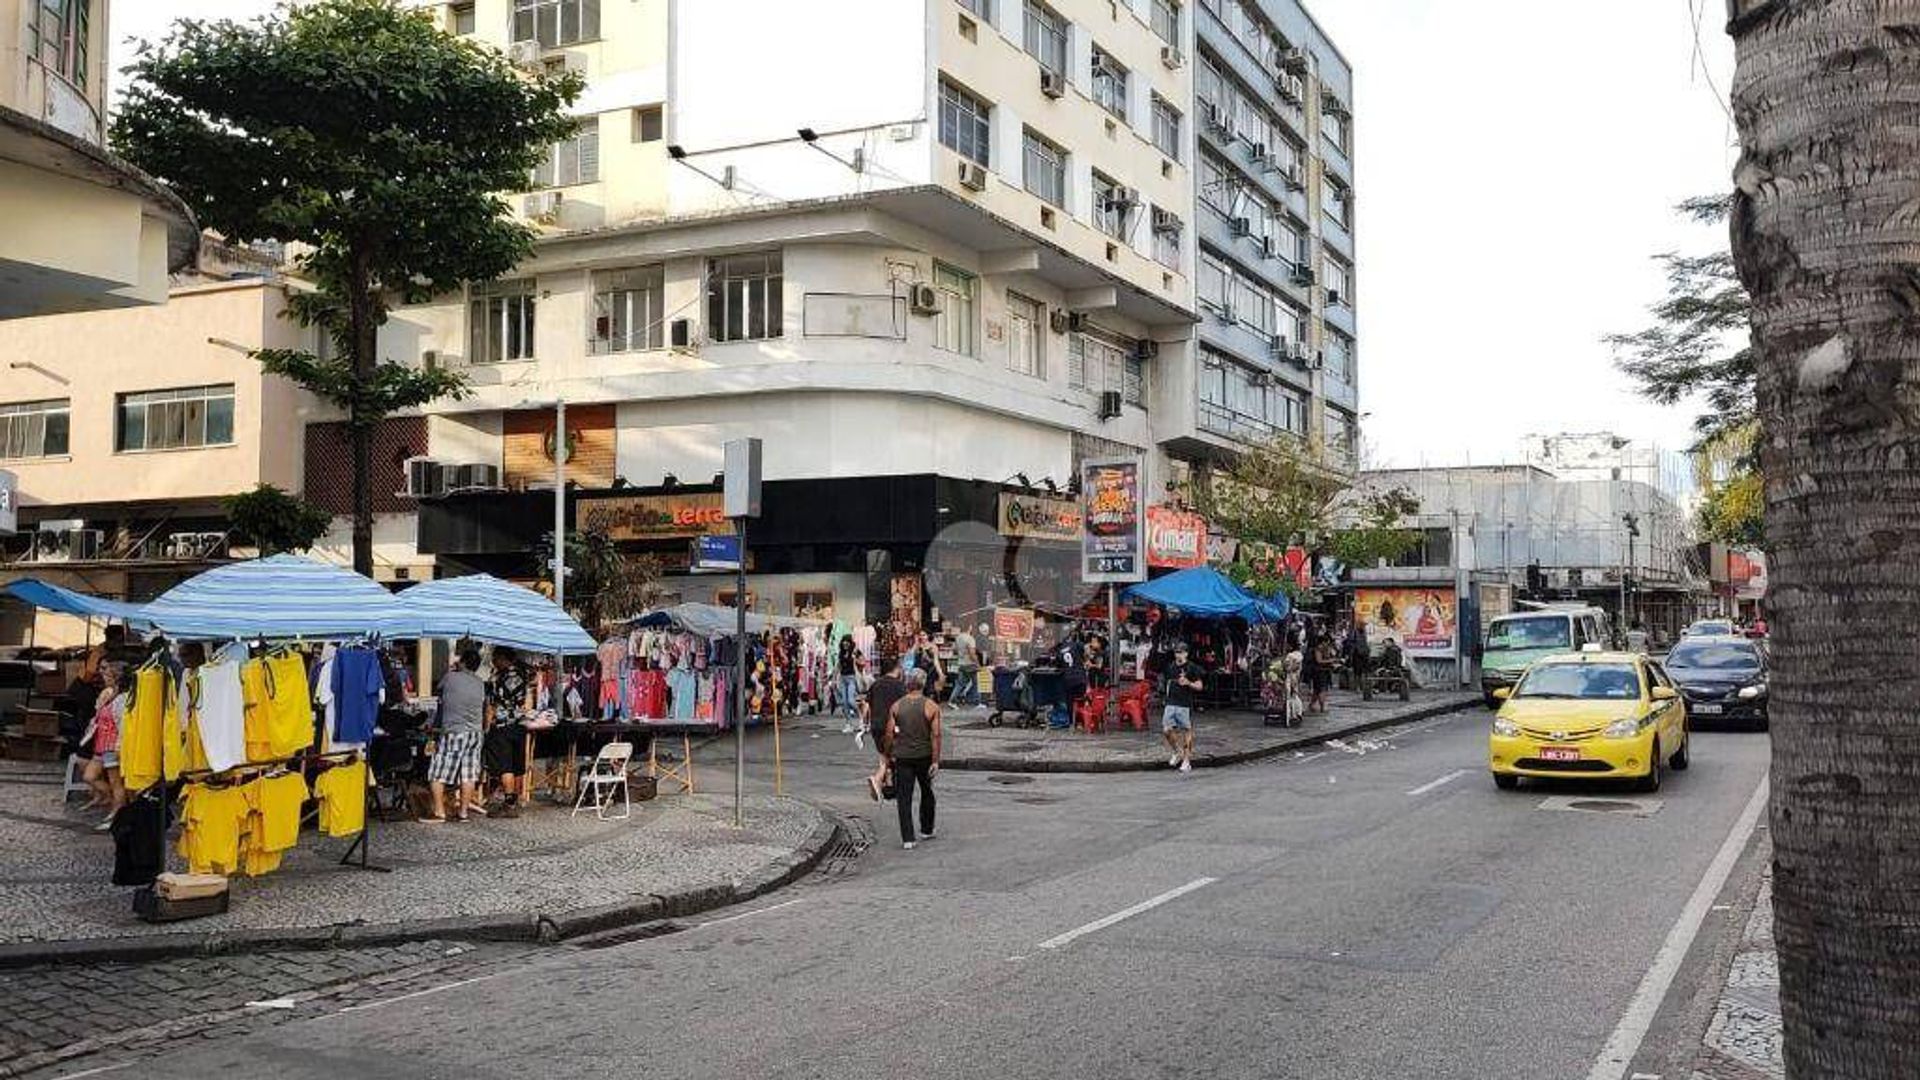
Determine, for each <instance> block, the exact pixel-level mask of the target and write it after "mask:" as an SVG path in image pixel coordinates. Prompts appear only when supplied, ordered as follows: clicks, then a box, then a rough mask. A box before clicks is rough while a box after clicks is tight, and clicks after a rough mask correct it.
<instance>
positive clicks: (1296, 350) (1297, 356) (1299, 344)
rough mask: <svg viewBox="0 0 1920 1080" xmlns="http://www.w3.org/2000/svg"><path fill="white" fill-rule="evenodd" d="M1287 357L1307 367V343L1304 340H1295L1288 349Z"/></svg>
mask: <svg viewBox="0 0 1920 1080" xmlns="http://www.w3.org/2000/svg"><path fill="white" fill-rule="evenodd" d="M1287 359H1289V360H1291V361H1293V362H1294V363H1296V364H1299V365H1300V366H1302V367H1306V366H1307V343H1306V342H1304V341H1296V342H1294V343H1293V344H1292V345H1291V346H1290V347H1289V348H1288V349H1287Z"/></svg>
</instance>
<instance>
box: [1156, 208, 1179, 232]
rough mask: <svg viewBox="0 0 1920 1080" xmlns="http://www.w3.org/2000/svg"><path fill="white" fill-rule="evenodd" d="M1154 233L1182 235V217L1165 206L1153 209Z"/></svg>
mask: <svg viewBox="0 0 1920 1080" xmlns="http://www.w3.org/2000/svg"><path fill="white" fill-rule="evenodd" d="M1153 231H1154V232H1156V233H1159V234H1161V235H1168V234H1171V235H1174V236H1178V235H1179V234H1180V215H1179V214H1176V213H1174V212H1173V211H1171V210H1169V209H1167V208H1166V207H1164V206H1156V207H1154V208H1153Z"/></svg>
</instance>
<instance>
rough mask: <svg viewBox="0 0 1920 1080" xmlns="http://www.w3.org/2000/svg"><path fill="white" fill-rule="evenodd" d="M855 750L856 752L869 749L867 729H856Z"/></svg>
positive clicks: (854, 735)
mask: <svg viewBox="0 0 1920 1080" xmlns="http://www.w3.org/2000/svg"><path fill="white" fill-rule="evenodd" d="M853 748H854V749H855V750H865V749H866V748H867V729H865V728H855V729H854V732H853Z"/></svg>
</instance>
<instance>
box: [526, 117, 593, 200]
mask: <svg viewBox="0 0 1920 1080" xmlns="http://www.w3.org/2000/svg"><path fill="white" fill-rule="evenodd" d="M598 179H600V123H599V121H598V120H596V119H593V118H589V119H586V120H583V121H581V122H580V126H579V127H577V128H575V129H574V135H573V138H571V139H562V140H560V141H559V142H557V143H554V144H553V145H552V146H550V147H548V148H547V159H546V160H545V161H543V162H541V163H540V164H538V165H535V166H534V167H533V176H532V178H531V184H532V186H533V187H536V188H552V187H566V186H568V185H569V184H591V183H593V182H594V181H596V180H598Z"/></svg>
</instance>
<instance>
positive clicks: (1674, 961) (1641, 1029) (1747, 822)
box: [1587, 772, 1767, 1080]
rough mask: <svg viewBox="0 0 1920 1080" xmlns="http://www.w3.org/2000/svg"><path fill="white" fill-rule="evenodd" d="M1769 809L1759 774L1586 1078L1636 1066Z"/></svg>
mask: <svg viewBox="0 0 1920 1080" xmlns="http://www.w3.org/2000/svg"><path fill="white" fill-rule="evenodd" d="M1766 808H1767V774H1766V773H1764V772H1763V773H1761V774H1760V784H1759V786H1757V787H1755V788H1754V789H1753V797H1752V798H1750V799H1748V800H1747V806H1746V809H1744V810H1742V811H1741V812H1740V817H1739V818H1738V819H1736V820H1735V821H1734V823H1733V830H1732V831H1731V832H1729V833H1727V839H1726V841H1725V842H1724V843H1722V844H1721V845H1720V850H1719V852H1717V853H1716V854H1715V855H1714V857H1713V862H1711V863H1709V864H1707V872H1706V875H1705V876H1704V877H1702V878H1701V879H1700V884H1698V885H1696V886H1694V889H1693V895H1692V896H1691V897H1688V898H1687V905H1686V907H1683V908H1681V909H1680V918H1679V920H1678V921H1677V922H1675V923H1674V924H1673V929H1672V930H1670V931H1668V932H1667V940H1666V941H1664V942H1662V943H1661V945H1660V951H1659V952H1657V953H1655V954H1654V956H1653V966H1652V967H1650V968H1648V969H1647V974H1646V976H1645V977H1644V978H1642V979H1641V980H1640V987H1639V989H1637V990H1635V991H1634V993H1633V1000H1632V1001H1630V1002H1628V1004H1627V1012H1626V1015H1625V1016H1622V1017H1621V1018H1620V1025H1619V1026H1618V1027H1616V1028H1614V1029H1613V1035H1612V1037H1610V1038H1608V1039H1607V1045H1606V1046H1604V1047H1602V1048H1601V1049H1600V1059H1599V1060H1598V1061H1596V1062H1594V1063H1593V1071H1591V1072H1589V1073H1588V1074H1587V1080H1621V1077H1624V1076H1626V1074H1627V1066H1629V1065H1631V1064H1632V1063H1633V1056H1634V1055H1635V1054H1637V1053H1639V1052H1640V1042H1641V1040H1643V1039H1645V1038H1646V1037H1647V1029H1648V1028H1650V1027H1652V1026H1653V1018H1654V1016H1655V1015H1656V1014H1658V1013H1659V1011H1660V1003H1661V1002H1662V1001H1664V1000H1665V999H1666V996H1667V990H1668V989H1669V988H1671V987H1672V986H1673V977H1674V976H1675V975H1676V974H1678V973H1679V971H1680V964H1681V962H1682V961H1684V960H1685V959H1686V958H1687V950H1689V949H1691V948H1692V947H1693V939H1694V938H1695V937H1697V936H1698V935H1699V933H1700V924H1701V923H1703V922H1705V921H1706V918H1707V910H1708V909H1709V908H1711V907H1712V906H1713V898H1714V897H1716V896H1718V895H1720V890H1721V889H1723V888H1725V887H1726V884H1727V878H1729V877H1731V876H1732V875H1733V864H1734V863H1736V862H1738V861H1739V859H1740V852H1741V851H1742V850H1743V849H1745V847H1746V846H1747V841H1748V840H1750V839H1752V838H1753V833H1754V827H1755V826H1757V825H1758V824H1759V823H1760V815H1761V813H1762V812H1763V811H1764V810H1766Z"/></svg>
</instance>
